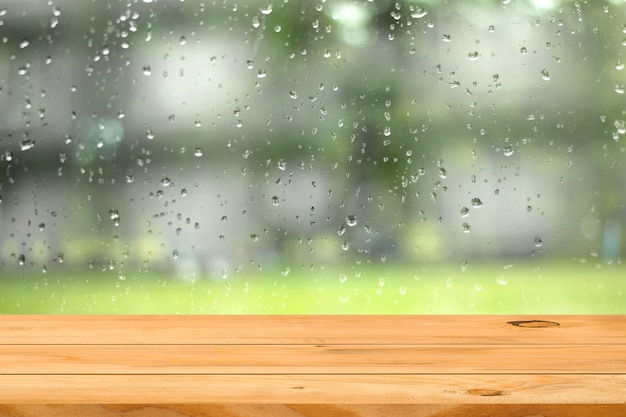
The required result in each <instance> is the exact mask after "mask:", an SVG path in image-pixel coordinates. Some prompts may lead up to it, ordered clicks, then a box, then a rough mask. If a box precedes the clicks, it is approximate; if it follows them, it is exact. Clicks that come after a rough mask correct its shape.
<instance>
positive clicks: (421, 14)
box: [411, 7, 428, 19]
mask: <svg viewBox="0 0 626 417" xmlns="http://www.w3.org/2000/svg"><path fill="white" fill-rule="evenodd" d="M427 14H428V12H427V11H426V10H424V9H423V8H421V7H416V8H415V10H413V11H412V12H411V17H412V18H414V19H421V18H422V17H424V16H426V15H427Z"/></svg>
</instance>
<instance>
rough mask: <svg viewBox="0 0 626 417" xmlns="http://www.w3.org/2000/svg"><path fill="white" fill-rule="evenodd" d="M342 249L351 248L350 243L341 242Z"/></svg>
mask: <svg viewBox="0 0 626 417" xmlns="http://www.w3.org/2000/svg"><path fill="white" fill-rule="evenodd" d="M341 249H343V250H348V249H350V243H348V242H346V241H343V242H341Z"/></svg>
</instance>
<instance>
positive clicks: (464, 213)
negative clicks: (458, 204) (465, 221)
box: [461, 207, 470, 217]
mask: <svg viewBox="0 0 626 417" xmlns="http://www.w3.org/2000/svg"><path fill="white" fill-rule="evenodd" d="M469 212H470V209H468V208H467V207H463V208H461V217H467V216H469Z"/></svg>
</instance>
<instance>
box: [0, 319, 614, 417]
mask: <svg viewBox="0 0 626 417" xmlns="http://www.w3.org/2000/svg"><path fill="white" fill-rule="evenodd" d="M625 319H626V317H624V316H539V317H537V316H533V317H530V316H0V403H1V404H5V405H3V406H0V417H4V416H11V417H22V416H31V415H38V416H39V415H63V416H72V415H94V416H109V415H124V416H134V417H143V416H160V415H163V416H172V417H175V416H179V415H184V416H213V415H220V416H226V417H231V416H232V417H235V416H248V415H250V416H251V415H255V416H264V415H267V416H278V417H280V416H296V415H297V416H320V417H321V416H333V415H336V416H343V415H345V416H349V417H357V416H358V417H361V416H382V415H385V416H395V415H398V416H399V415H411V416H413V417H422V416H424V417H431V416H434V417H445V416H461V415H463V416H474V415H475V416H481V417H484V416H491V415H493V416H496V415H497V416H502V415H507V416H517V415H519V416H520V417H529V416H532V417H537V416H542V417H551V416H554V417H557V416H558V417H567V416H572V417H574V416H576V417H577V416H582V415H593V416H596V415H598V416H606V417H611V416H620V417H624V416H626V320H625ZM20 404H21V405H20ZM68 404H74V405H68ZM81 404H82V405H81ZM132 404H135V405H136V406H133V405H132ZM142 404H150V405H149V406H148V405H142ZM192 405H193V406H192ZM38 407H39V408H38ZM116 407H117V408H116ZM124 407H126V408H124ZM189 407H191V408H189ZM194 407H195V408H194ZM407 407H408V408H407ZM485 407H486V408H485ZM489 407H491V408H489ZM502 407H508V408H502ZM589 407H596V408H595V409H592V408H589ZM503 410H508V411H506V412H503ZM516 410H517V411H516ZM581 410H583V411H585V412H586V413H587V414H576V413H582V411H581ZM383 411H384V412H383ZM518 411H519V413H521V414H515V413H517V412H518ZM42 413H44V414H42ZM46 413H47V414H46ZM54 413H56V414H54ZM72 413H75V414H72ZM94 413H95V414H94ZM394 413H395V414H394ZM407 413H409V414H407ZM472 413H474V414H472ZM523 413H526V414H523ZM568 413H569V414H568ZM598 413H599V414H598Z"/></svg>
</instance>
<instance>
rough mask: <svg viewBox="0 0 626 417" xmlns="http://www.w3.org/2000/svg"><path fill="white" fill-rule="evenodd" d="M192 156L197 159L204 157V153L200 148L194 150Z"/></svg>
mask: <svg viewBox="0 0 626 417" xmlns="http://www.w3.org/2000/svg"><path fill="white" fill-rule="evenodd" d="M193 155H194V156H197V157H198V158H199V157H201V156H202V155H204V152H203V151H202V148H196V150H195V151H193Z"/></svg>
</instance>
